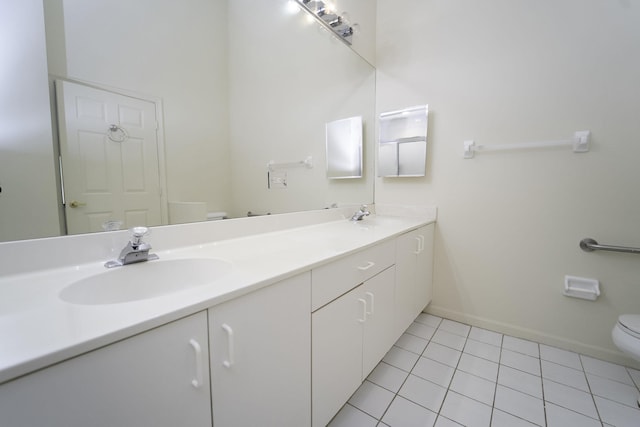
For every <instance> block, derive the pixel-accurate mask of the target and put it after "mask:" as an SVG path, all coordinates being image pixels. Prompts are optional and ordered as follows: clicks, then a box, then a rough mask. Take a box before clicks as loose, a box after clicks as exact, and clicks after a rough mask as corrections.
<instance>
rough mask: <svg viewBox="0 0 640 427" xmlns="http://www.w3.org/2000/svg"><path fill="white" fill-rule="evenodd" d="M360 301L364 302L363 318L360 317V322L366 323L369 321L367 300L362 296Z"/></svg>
mask: <svg viewBox="0 0 640 427" xmlns="http://www.w3.org/2000/svg"><path fill="white" fill-rule="evenodd" d="M358 302H359V303H360V304H362V319H358V322H360V323H364V322H366V321H367V302H366V301H365V300H364V299H362V298H358Z"/></svg>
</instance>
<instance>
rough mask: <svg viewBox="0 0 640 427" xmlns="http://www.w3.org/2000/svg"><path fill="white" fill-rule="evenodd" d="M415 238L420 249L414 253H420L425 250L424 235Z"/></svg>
mask: <svg viewBox="0 0 640 427" xmlns="http://www.w3.org/2000/svg"><path fill="white" fill-rule="evenodd" d="M415 239H416V242H418V249H417V250H415V251H413V253H414V254H416V255H418V254H421V253H422V251H424V236H423V235H422V234H420V235H419V236H417V237H415Z"/></svg>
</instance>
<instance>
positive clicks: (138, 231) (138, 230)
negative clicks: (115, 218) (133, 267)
mask: <svg viewBox="0 0 640 427" xmlns="http://www.w3.org/2000/svg"><path fill="white" fill-rule="evenodd" d="M129 232H130V233H131V243H133V244H134V245H139V244H140V243H142V237H144V236H146V235H147V234H149V228H148V227H142V226H139V227H133V228H130V229H129Z"/></svg>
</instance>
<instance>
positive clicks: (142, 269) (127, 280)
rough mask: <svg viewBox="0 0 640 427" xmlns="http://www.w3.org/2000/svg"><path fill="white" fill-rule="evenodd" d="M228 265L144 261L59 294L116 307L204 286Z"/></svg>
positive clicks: (66, 298) (225, 271)
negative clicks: (124, 303) (116, 305)
mask: <svg viewBox="0 0 640 427" xmlns="http://www.w3.org/2000/svg"><path fill="white" fill-rule="evenodd" d="M229 272H231V264H230V263H229V262H227V261H224V260H219V259H210V258H189V259H174V260H158V261H147V262H140V263H136V264H130V265H126V266H123V267H118V268H114V269H111V270H108V271H105V272H104V273H100V274H96V275H94V276H89V277H86V278H84V279H81V280H78V281H77V282H73V283H71V284H70V285H68V286H67V287H65V288H64V289H62V291H61V292H60V298H61V299H62V300H63V301H66V302H70V303H73V304H84V305H100V304H116V303H123V302H130V301H137V300H142V299H148V298H154V297H159V296H163V295H167V294H171V293H174V292H179V291H181V290H185V289H190V288H193V287H197V286H203V285H208V284H211V283H213V282H214V281H216V280H218V279H220V278H222V277H224V276H226V275H227V274H229Z"/></svg>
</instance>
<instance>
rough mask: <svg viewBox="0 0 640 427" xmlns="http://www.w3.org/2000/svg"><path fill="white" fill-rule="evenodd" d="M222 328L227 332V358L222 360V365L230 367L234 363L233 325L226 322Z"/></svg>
mask: <svg viewBox="0 0 640 427" xmlns="http://www.w3.org/2000/svg"><path fill="white" fill-rule="evenodd" d="M222 329H224V331H225V332H226V333H227V360H225V361H224V362H222V365H223V366H224V367H225V368H230V367H232V366H233V363H234V354H233V353H234V351H233V329H231V326H229V325H227V324H226V323H223V324H222Z"/></svg>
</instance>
